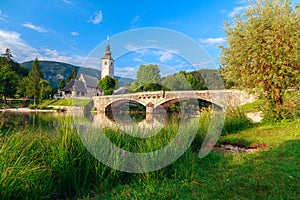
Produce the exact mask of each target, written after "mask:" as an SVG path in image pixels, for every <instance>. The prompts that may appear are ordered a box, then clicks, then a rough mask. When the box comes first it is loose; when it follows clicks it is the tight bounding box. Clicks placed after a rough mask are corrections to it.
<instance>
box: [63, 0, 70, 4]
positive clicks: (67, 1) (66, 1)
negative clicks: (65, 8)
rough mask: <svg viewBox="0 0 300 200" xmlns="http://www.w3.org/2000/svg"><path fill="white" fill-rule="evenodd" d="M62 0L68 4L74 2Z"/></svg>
mask: <svg viewBox="0 0 300 200" xmlns="http://www.w3.org/2000/svg"><path fill="white" fill-rule="evenodd" d="M62 2H64V3H66V4H72V2H71V1H70V0H62Z"/></svg>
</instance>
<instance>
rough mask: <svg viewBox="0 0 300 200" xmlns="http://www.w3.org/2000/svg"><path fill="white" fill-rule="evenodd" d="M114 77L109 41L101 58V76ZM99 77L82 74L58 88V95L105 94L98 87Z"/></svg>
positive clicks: (82, 95)
mask: <svg viewBox="0 0 300 200" xmlns="http://www.w3.org/2000/svg"><path fill="white" fill-rule="evenodd" d="M105 76H110V77H112V78H113V77H114V59H113V58H112V56H111V51H110V45H109V41H108V42H107V45H106V50H105V53H104V56H103V57H102V58H101V70H100V78H101V79H103V78H104V77H105ZM98 82H99V80H98V78H96V77H94V76H89V75H86V74H80V75H79V77H78V79H72V80H71V81H70V82H69V83H68V84H67V85H66V86H65V87H64V88H62V89H59V90H58V95H56V97H60V98H72V97H93V96H100V95H103V94H104V92H103V91H102V90H101V89H100V88H99V87H98Z"/></svg>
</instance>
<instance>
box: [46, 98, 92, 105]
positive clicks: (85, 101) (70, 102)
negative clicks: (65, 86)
mask: <svg viewBox="0 0 300 200" xmlns="http://www.w3.org/2000/svg"><path fill="white" fill-rule="evenodd" d="M90 101H91V100H90V99H74V100H72V99H51V100H44V101H43V103H42V104H41V105H43V106H84V105H87V104H88V103H90Z"/></svg>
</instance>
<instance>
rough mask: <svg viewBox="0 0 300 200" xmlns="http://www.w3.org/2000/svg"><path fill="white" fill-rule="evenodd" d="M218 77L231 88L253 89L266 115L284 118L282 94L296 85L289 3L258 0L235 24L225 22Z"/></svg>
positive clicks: (299, 43) (296, 22)
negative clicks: (224, 44)
mask: <svg viewBox="0 0 300 200" xmlns="http://www.w3.org/2000/svg"><path fill="white" fill-rule="evenodd" d="M225 32H226V35H227V45H228V46H221V49H222V54H223V55H222V57H221V62H222V65H223V66H225V67H223V69H222V74H223V76H224V77H225V79H226V80H227V81H230V82H233V83H234V84H235V85H237V86H239V87H241V88H246V89H253V90H254V91H255V92H256V93H257V94H259V95H260V96H261V97H262V98H263V99H265V100H266V102H267V103H268V109H267V112H266V113H265V114H266V115H271V116H273V117H272V118H273V119H274V120H275V121H279V120H281V119H283V118H284V113H286V112H287V107H285V104H284V98H283V97H284V93H285V91H286V89H288V88H296V87H297V86H299V79H300V76H299V74H300V59H299V58H300V40H299V38H300V16H299V10H298V9H293V7H292V4H291V2H290V1H289V0H274V1H270V0H258V1H255V2H254V3H252V5H251V6H250V7H249V8H248V9H247V10H246V11H245V12H244V13H243V15H241V16H236V17H235V22H234V23H233V24H229V23H228V22H225Z"/></svg>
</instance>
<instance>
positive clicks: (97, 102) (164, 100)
mask: <svg viewBox="0 0 300 200" xmlns="http://www.w3.org/2000/svg"><path fill="white" fill-rule="evenodd" d="M192 99H199V100H203V101H205V102H209V103H212V104H213V105H216V106H218V107H220V108H223V109H226V107H227V106H239V105H243V104H246V103H251V102H253V101H254V100H255V97H254V96H253V95H249V94H248V93H246V92H245V91H241V90H193V91H155V92H139V93H130V94H119V95H109V96H97V97H93V101H94V106H95V107H96V109H97V111H99V112H105V111H107V110H108V109H111V108H112V107H113V108H114V109H116V108H118V107H119V106H121V105H123V104H126V103H129V102H136V103H139V104H142V105H143V106H145V107H146V113H153V112H155V110H156V109H158V108H161V107H163V108H168V107H169V106H170V105H172V104H174V103H177V102H183V101H186V100H192Z"/></svg>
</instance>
